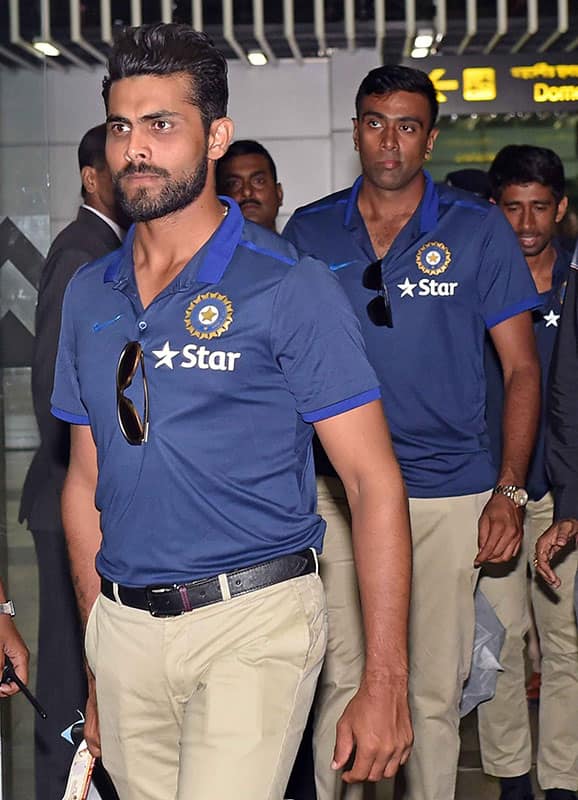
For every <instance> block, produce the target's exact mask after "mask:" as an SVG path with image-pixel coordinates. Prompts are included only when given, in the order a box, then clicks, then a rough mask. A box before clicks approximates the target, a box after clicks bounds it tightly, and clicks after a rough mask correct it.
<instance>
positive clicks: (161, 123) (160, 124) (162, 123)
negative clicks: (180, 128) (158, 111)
mask: <svg viewBox="0 0 578 800" xmlns="http://www.w3.org/2000/svg"><path fill="white" fill-rule="evenodd" d="M170 127H171V123H170V122H169V121H168V120H166V119H156V120H155V121H154V122H153V128H154V129H155V130H157V131H166V130H168V129H169V128H170Z"/></svg>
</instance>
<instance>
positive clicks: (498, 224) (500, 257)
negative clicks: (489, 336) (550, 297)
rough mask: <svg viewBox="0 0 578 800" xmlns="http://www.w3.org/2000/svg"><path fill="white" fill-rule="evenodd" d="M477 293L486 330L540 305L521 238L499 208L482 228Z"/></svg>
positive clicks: (492, 212)
mask: <svg viewBox="0 0 578 800" xmlns="http://www.w3.org/2000/svg"><path fill="white" fill-rule="evenodd" d="M478 292H479V295H480V302H481V311H482V315H483V317H484V320H485V323H486V327H487V328H493V327H494V325H499V323H500V322H504V320H506V319H510V317H515V316H516V315H517V314H521V313H522V312H523V311H530V310H531V309H533V308H538V307H539V306H540V298H539V296H538V293H537V291H536V286H535V284H534V281H533V279H532V275H531V273H530V270H529V269H528V265H527V263H526V259H525V258H524V255H523V253H522V251H521V249H520V245H519V243H518V239H517V238H516V235H515V233H514V231H513V230H512V227H511V225H510V223H509V222H508V220H507V219H506V218H505V217H504V215H503V213H502V211H501V210H500V209H499V208H497V207H496V208H492V209H491V210H490V211H489V213H488V216H487V218H486V220H485V224H484V226H483V229H482V240H481V243H480V264H479V270H478Z"/></svg>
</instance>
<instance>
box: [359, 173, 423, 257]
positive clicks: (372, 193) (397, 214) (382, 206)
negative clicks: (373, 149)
mask: <svg viewBox="0 0 578 800" xmlns="http://www.w3.org/2000/svg"><path fill="white" fill-rule="evenodd" d="M424 190H425V176H424V174H423V172H421V171H420V172H419V173H418V174H417V175H416V176H415V178H414V179H413V180H412V181H411V182H410V183H409V184H408V185H407V186H404V187H403V188H401V189H393V190H387V189H382V188H381V187H379V186H376V185H375V184H373V183H371V182H370V181H369V180H367V178H365V176H364V179H363V182H362V184H361V189H360V190H359V196H358V199H357V207H358V209H359V213H360V214H361V217H362V219H363V221H364V223H365V227H366V230H367V233H368V235H369V238H370V240H371V245H372V247H373V251H374V253H375V255H376V256H377V257H378V258H383V257H384V256H385V255H386V254H387V252H388V251H389V249H390V247H391V245H392V244H393V242H394V240H395V238H396V237H397V235H398V234H399V232H400V231H401V230H402V228H403V227H404V226H405V225H406V224H407V223H408V221H409V220H410V219H411V217H412V216H413V214H414V213H415V210H416V208H417V207H418V206H419V204H420V202H421V199H422V197H423V194H424Z"/></svg>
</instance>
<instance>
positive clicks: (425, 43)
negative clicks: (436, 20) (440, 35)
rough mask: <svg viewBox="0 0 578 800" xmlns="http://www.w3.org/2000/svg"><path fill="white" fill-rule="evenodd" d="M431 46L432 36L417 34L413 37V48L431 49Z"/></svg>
mask: <svg viewBox="0 0 578 800" xmlns="http://www.w3.org/2000/svg"><path fill="white" fill-rule="evenodd" d="M432 44H433V35H432V34H431V33H418V35H417V36H416V37H415V42H414V43H413V46H414V47H417V48H421V47H431V46H432Z"/></svg>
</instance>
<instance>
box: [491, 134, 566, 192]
mask: <svg viewBox="0 0 578 800" xmlns="http://www.w3.org/2000/svg"><path fill="white" fill-rule="evenodd" d="M488 176H489V178H490V189H491V192H492V197H493V198H494V200H496V201H497V202H499V200H500V197H501V196H502V192H503V191H504V189H505V188H506V186H511V185H512V184H514V185H517V186H519V185H521V184H524V183H540V184H542V186H547V187H548V188H550V189H551V190H552V194H553V195H554V199H555V200H556V203H559V202H560V200H561V199H562V198H563V197H564V195H565V193H566V180H565V178H564V167H563V166H562V162H561V161H560V159H559V157H558V156H557V155H556V153H555V152H554V151H553V150H550V149H549V148H548V147H534V146H533V145H530V144H509V145H507V146H506V147H503V148H502V149H501V150H500V152H499V153H498V154H497V156H496V157H495V158H494V161H493V163H492V166H491V167H490V169H489V171H488Z"/></svg>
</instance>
